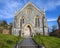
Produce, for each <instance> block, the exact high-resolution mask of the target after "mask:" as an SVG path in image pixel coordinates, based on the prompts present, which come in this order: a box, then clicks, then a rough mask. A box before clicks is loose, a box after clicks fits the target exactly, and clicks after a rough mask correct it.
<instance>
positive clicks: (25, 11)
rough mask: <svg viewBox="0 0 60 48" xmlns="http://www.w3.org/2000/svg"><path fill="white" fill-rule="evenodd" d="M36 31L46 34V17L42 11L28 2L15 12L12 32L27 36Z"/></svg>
mask: <svg viewBox="0 0 60 48" xmlns="http://www.w3.org/2000/svg"><path fill="white" fill-rule="evenodd" d="M36 33H40V34H42V35H47V36H48V24H47V19H46V16H45V12H44V11H42V10H40V9H38V8H37V7H36V6H35V5H34V4H33V3H31V2H28V3H27V4H26V5H25V6H24V7H23V8H22V9H21V10H19V11H17V12H16V13H15V15H14V24H13V28H12V34H13V35H15V36H19V35H20V36H23V37H29V36H32V35H35V34H36Z"/></svg>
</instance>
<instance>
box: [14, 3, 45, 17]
mask: <svg viewBox="0 0 60 48" xmlns="http://www.w3.org/2000/svg"><path fill="white" fill-rule="evenodd" d="M29 4H30V5H32V6H33V7H34V8H36V9H37V10H38V11H39V12H40V13H42V14H44V12H43V11H42V10H40V9H38V8H37V7H36V6H35V5H34V4H33V3H31V2H28V3H27V4H26V5H25V6H24V7H23V8H22V9H21V10H19V11H17V12H16V13H15V16H17V15H18V14H19V13H20V12H21V11H22V10H23V9H24V8H25V7H27V6H28V5H29Z"/></svg>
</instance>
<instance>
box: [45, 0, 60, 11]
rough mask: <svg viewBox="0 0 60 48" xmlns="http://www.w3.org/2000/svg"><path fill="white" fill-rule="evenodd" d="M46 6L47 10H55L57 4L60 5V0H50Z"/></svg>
mask: <svg viewBox="0 0 60 48" xmlns="http://www.w3.org/2000/svg"><path fill="white" fill-rule="evenodd" d="M44 6H45V9H46V10H49V11H50V10H54V9H56V8H57V6H60V0H50V1H48V2H47V3H46V4H45V5H44Z"/></svg>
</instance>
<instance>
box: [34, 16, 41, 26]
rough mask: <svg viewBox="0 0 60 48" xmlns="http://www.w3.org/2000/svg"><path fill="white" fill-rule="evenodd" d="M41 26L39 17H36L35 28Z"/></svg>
mask: <svg viewBox="0 0 60 48" xmlns="http://www.w3.org/2000/svg"><path fill="white" fill-rule="evenodd" d="M39 26H40V21H39V17H38V16H36V17H35V27H39Z"/></svg>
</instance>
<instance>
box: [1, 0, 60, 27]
mask: <svg viewBox="0 0 60 48" xmlns="http://www.w3.org/2000/svg"><path fill="white" fill-rule="evenodd" d="M28 2H32V3H33V4H34V5H35V6H36V7H38V8H39V9H40V10H42V11H43V8H45V13H46V18H47V22H48V26H49V28H51V27H52V26H53V25H55V26H57V27H58V23H57V18H58V16H59V15H60V0H0V20H6V21H7V22H8V23H10V22H13V20H14V13H15V12H16V11H18V10H20V9H21V8H22V7H23V6H24V5H25V4H26V3H28Z"/></svg>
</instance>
